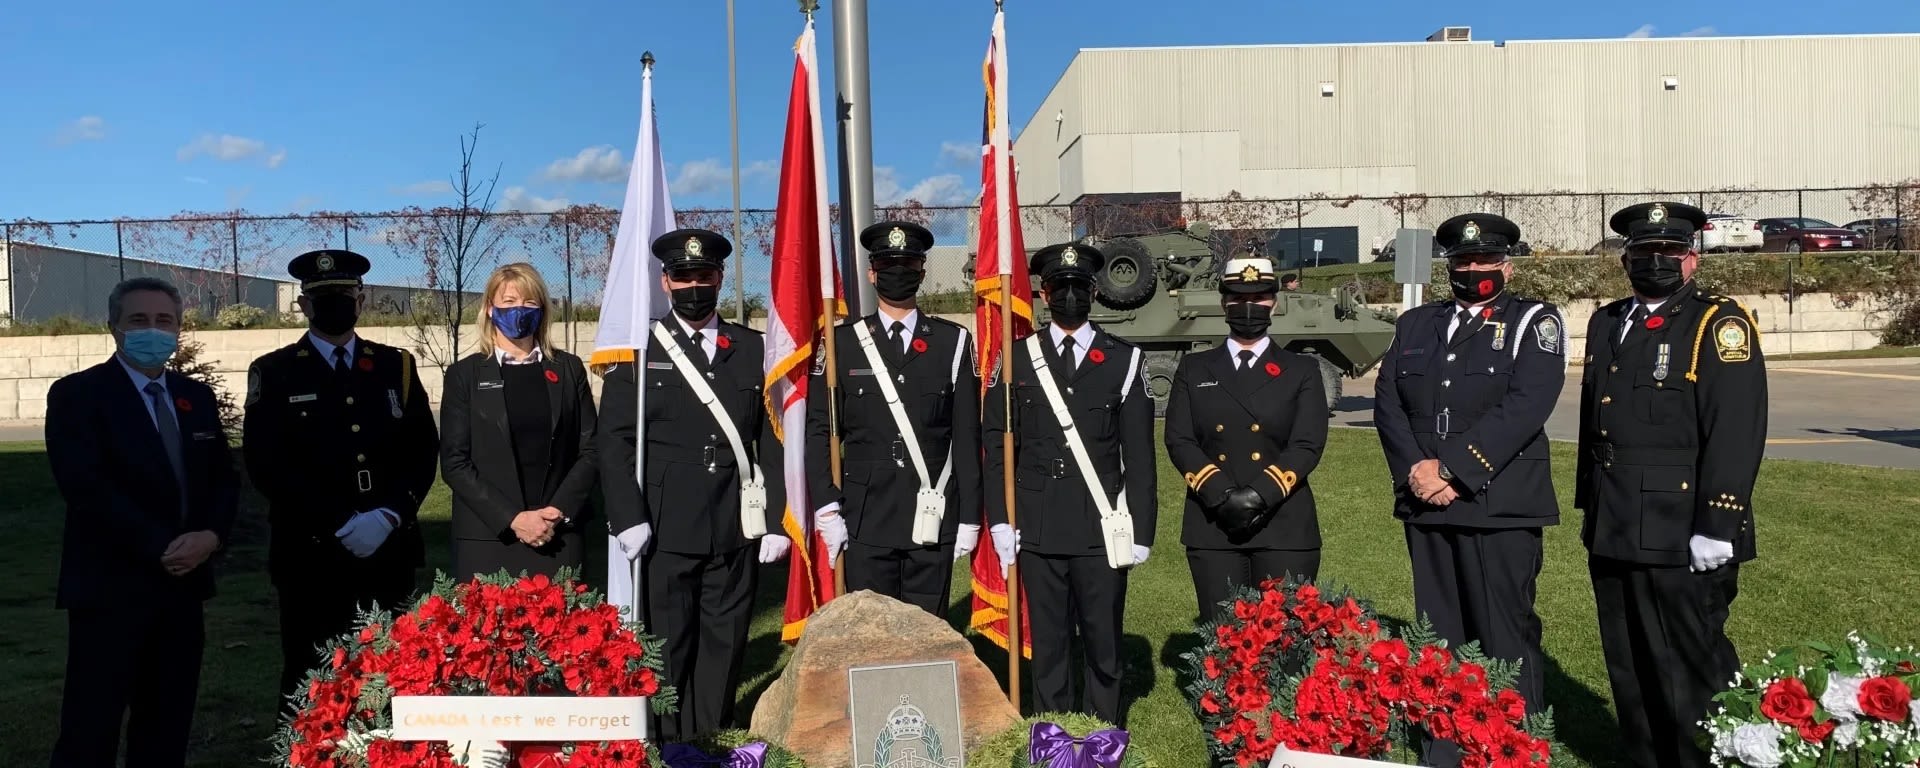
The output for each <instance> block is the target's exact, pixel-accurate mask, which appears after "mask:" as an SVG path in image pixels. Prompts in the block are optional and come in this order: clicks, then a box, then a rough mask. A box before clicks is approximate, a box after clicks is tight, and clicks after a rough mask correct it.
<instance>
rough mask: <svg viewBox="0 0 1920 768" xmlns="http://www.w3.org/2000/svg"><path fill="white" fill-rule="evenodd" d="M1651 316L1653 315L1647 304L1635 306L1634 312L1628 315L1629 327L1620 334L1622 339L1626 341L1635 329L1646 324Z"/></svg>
mask: <svg viewBox="0 0 1920 768" xmlns="http://www.w3.org/2000/svg"><path fill="white" fill-rule="evenodd" d="M1649 314H1651V313H1650V312H1648V311H1647V305H1645V304H1635V305H1633V311H1632V312H1629V313H1627V327H1626V329H1625V330H1624V331H1623V332H1622V333H1621V334H1620V338H1621V339H1622V340H1624V339H1626V338H1627V337H1628V336H1630V335H1632V334H1633V329H1634V328H1635V327H1638V326H1639V325H1640V324H1641V323H1642V322H1644V321H1645V320H1646V319H1647V315H1649Z"/></svg>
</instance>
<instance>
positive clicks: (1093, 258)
mask: <svg viewBox="0 0 1920 768" xmlns="http://www.w3.org/2000/svg"><path fill="white" fill-rule="evenodd" d="M1105 261H1106V258H1105V256H1104V255H1103V254H1101V253H1100V251H1099V250H1097V249H1095V248H1094V247H1092V246H1088V245H1078V244H1072V243H1065V244H1060V245H1050V246H1047V247H1046V248H1043V249H1041V250H1040V251H1039V252H1038V253H1035V254H1034V255H1033V259H1032V261H1031V263H1030V265H1029V268H1030V269H1031V270H1032V273H1033V274H1036V275H1039V276H1040V281H1041V285H1042V288H1041V295H1042V296H1043V297H1044V298H1045V299H1046V302H1047V311H1048V314H1049V318H1048V325H1047V326H1046V327H1045V328H1042V329H1040V330H1039V331H1038V332H1036V333H1035V334H1034V335H1032V336H1029V337H1027V339H1026V340H1024V341H1021V342H1016V343H1015V345H1014V347H1013V348H1012V349H1009V350H1007V351H1006V352H1007V355H1008V357H1007V359H1008V360H1009V361H1011V362H1012V368H1011V373H1010V374H1009V378H1010V381H1001V380H998V378H997V377H998V371H997V370H996V371H995V372H994V374H993V375H994V377H995V378H993V379H991V380H990V381H989V387H988V390H987V399H986V405H985V407H984V408H983V410H984V411H985V412H986V417H985V419H984V423H983V426H982V441H983V442H984V443H985V444H987V445H999V444H1000V441H1001V439H1002V437H1001V436H1002V435H1003V434H1004V433H1005V432H1006V431H1007V429H1008V427H1009V424H1008V422H1009V419H1008V415H1009V412H1008V410H1007V407H1008V406H1007V403H1006V398H1007V397H1008V394H1009V393H1008V392H1007V391H1006V388H1007V387H1008V386H1011V387H1013V391H1012V393H1011V395H1012V400H1013V404H1012V409H1013V410H1012V412H1011V416H1012V419H1011V428H1012V431H1013V435H1014V438H1013V439H1014V466H1011V467H1009V466H1007V465H1006V462H1005V460H1004V458H1003V457H1002V454H1001V452H1000V451H998V450H990V451H987V452H986V477H985V484H986V486H987V487H989V488H1000V487H1002V486H1003V484H1004V483H1005V482H1006V480H1005V478H1006V473H1008V472H1012V473H1013V475H1014V484H1015V485H1016V486H1017V489H1016V491H1015V493H1014V503H1015V504H1016V505H1017V506H1016V508H1015V509H1014V510H1013V512H1014V515H1013V517H1014V518H1015V519H1017V521H1018V523H1019V528H1017V529H1016V528H1014V527H1012V525H1011V524H1010V521H1009V514H1008V509H1007V503H1006V498H1005V494H1001V493H988V494H986V495H985V496H986V499H987V515H988V520H989V522H990V523H991V529H990V530H991V532H992V535H993V546H994V548H995V549H996V550H997V551H998V553H999V555H1000V562H1002V563H1011V562H1013V560H1014V557H1015V555H1016V553H1017V554H1018V556H1019V558H1020V560H1019V564H1020V575H1021V577H1022V579H1023V581H1024V582H1025V586H1026V594H1027V596H1028V598H1029V599H1031V600H1032V601H1033V602H1032V603H1031V605H1030V609H1031V610H1030V613H1031V614H1032V617H1033V626H1032V627H1030V631H1031V632H1032V637H1033V693H1034V711H1036V712H1065V711H1080V712H1085V713H1087V714H1090V715H1093V716H1095V717H1098V718H1100V719H1102V720H1105V721H1107V722H1109V723H1114V724H1123V719H1122V716H1121V711H1120V672H1121V668H1120V636H1121V624H1122V622H1121V619H1122V615H1123V614H1124V612H1125V610H1126V596H1127V571H1128V570H1129V569H1131V568H1133V567H1135V566H1138V565H1140V564H1141V563H1144V562H1146V559H1147V555H1148V550H1149V548H1150V547H1152V546H1153V539H1154V533H1155V526H1156V525H1157V524H1158V520H1159V516H1158V506H1159V501H1158V499H1157V498H1156V497H1155V495H1154V492H1155V491H1154V486H1155V470H1154V468H1155V467H1156V466H1157V465H1158V464H1157V462H1158V459H1159V457H1158V456H1155V455H1154V454H1155V451H1154V447H1153V397H1152V394H1151V393H1149V392H1148V391H1147V383H1146V362H1145V359H1144V358H1145V355H1144V354H1143V353H1142V352H1141V351H1140V348H1139V347H1136V346H1134V345H1132V344H1129V343H1127V342H1124V341H1121V340H1119V339H1116V338H1114V337H1112V336H1109V335H1107V334H1106V333H1105V332H1104V331H1101V330H1100V329H1099V328H1097V327H1095V326H1094V325H1093V324H1092V323H1089V322H1088V321H1087V315H1088V313H1089V312H1090V311H1091V310H1092V308H1093V295H1094V286H1093V276H1094V275H1095V274H1097V273H1098V272H1099V271H1100V267H1101V265H1102V264H1103V263H1105ZM1059 414H1065V415H1066V417H1067V418H1068V419H1070V420H1071V421H1070V423H1071V424H1072V425H1073V430H1072V431H1071V432H1069V431H1067V430H1065V429H1063V428H1062V425H1061V423H1060V416H1059ZM1076 634H1078V635H1079V637H1080V643H1081V646H1082V655H1083V656H1084V659H1085V662H1086V675H1085V681H1086V695H1085V703H1084V705H1081V704H1076V702H1075V697H1074V695H1073V670H1072V669H1071V668H1070V667H1069V666H1068V661H1069V659H1070V646H1071V643H1072V640H1073V638H1074V636H1075V635H1076Z"/></svg>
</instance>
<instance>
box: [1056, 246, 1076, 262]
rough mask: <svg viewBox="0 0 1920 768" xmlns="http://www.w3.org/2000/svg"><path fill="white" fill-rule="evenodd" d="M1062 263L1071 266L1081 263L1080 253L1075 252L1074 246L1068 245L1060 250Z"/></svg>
mask: <svg viewBox="0 0 1920 768" xmlns="http://www.w3.org/2000/svg"><path fill="white" fill-rule="evenodd" d="M1060 263H1061V264H1065V265H1067V266H1069V267H1071V266H1073V265H1075V264H1079V263H1080V254H1078V253H1075V252H1074V250H1073V246H1067V249H1066V250H1064V251H1061V252H1060Z"/></svg>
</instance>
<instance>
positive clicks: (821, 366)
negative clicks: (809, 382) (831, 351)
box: [813, 344, 827, 376]
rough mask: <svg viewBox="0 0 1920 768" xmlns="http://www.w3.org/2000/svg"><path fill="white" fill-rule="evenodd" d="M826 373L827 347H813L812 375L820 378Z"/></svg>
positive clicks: (823, 345)
mask: <svg viewBox="0 0 1920 768" xmlns="http://www.w3.org/2000/svg"><path fill="white" fill-rule="evenodd" d="M826 372H827V345H825V344H822V345H820V346H818V347H815V348H814V350H813V375H815V376H820V375H823V374H825V373H826Z"/></svg>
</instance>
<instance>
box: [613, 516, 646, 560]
mask: <svg viewBox="0 0 1920 768" xmlns="http://www.w3.org/2000/svg"><path fill="white" fill-rule="evenodd" d="M614 540H616V541H618V542H620V554H623V555H626V556H627V560H629V561H633V560H638V559H640V554H641V553H642V552H645V551H646V549H647V544H648V543H650V542H652V541H653V523H641V524H639V525H636V526H634V527H632V528H628V529H626V530H624V531H621V532H620V535H619V536H616V537H614Z"/></svg>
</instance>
